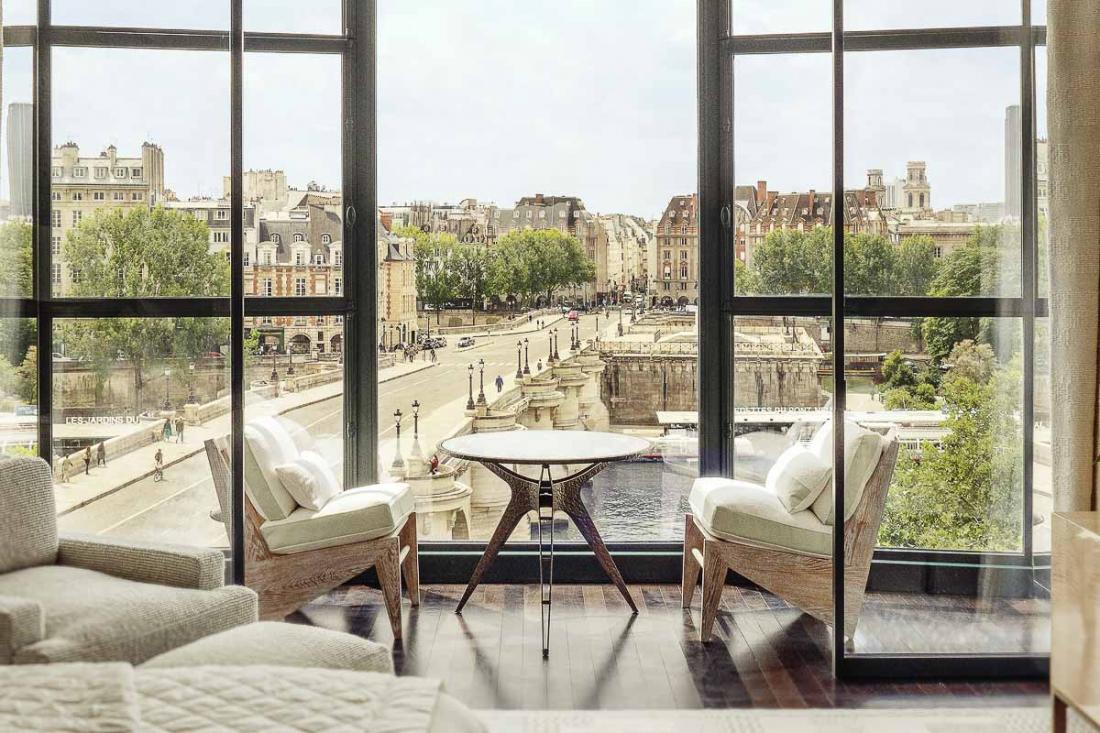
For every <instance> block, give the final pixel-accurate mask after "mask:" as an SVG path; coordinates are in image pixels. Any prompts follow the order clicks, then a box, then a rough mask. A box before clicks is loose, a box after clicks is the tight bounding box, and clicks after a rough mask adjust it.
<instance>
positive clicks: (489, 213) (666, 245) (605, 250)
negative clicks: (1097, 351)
mask: <svg viewBox="0 0 1100 733" xmlns="http://www.w3.org/2000/svg"><path fill="white" fill-rule="evenodd" d="M378 8H379V21H378V36H379V65H378V79H379V99H378V115H379V138H378V154H379V171H378V176H379V202H380V204H381V207H380V211H381V218H380V220H379V222H378V227H379V228H378V249H377V262H376V264H377V279H378V293H377V297H378V308H379V310H378V317H377V333H378V343H377V351H378V372H377V376H378V380H379V384H378V395H379V400H378V418H377V419H378V426H379V431H378V434H379V440H378V461H379V467H380V471H381V472H383V473H384V474H387V475H389V476H391V477H395V478H396V477H401V478H404V479H406V480H409V481H410V482H413V483H414V484H415V486H416V489H417V497H418V500H417V501H418V504H417V507H418V508H417V511H418V513H419V514H418V516H419V518H420V536H421V538H426V539H428V540H440V541H446V540H451V541H455V540H472V541H475V542H484V541H485V540H487V539H488V538H489V536H490V535H491V534H492V532H493V530H494V528H495V527H496V523H497V520H498V519H499V517H500V515H501V514H502V513H503V511H504V507H505V505H506V503H507V500H508V496H509V493H508V488H507V486H506V485H505V484H504V483H503V482H502V481H501V480H499V479H497V478H496V477H495V476H493V475H492V474H491V473H489V472H488V471H487V470H486V469H484V468H483V467H482V466H480V465H479V464H476V463H466V462H459V461H452V460H448V459H447V457H446V456H444V455H442V454H440V453H438V451H437V445H438V444H439V442H440V441H442V440H443V439H445V438H447V437H450V436H452V435H455V434H460V433H464V432H470V431H489V430H501V429H511V428H520V429H526V430H577V431H585V430H591V431H597V430H598V431H607V430H610V431H615V432H622V433H629V434H635V435H641V436H646V437H649V438H651V439H652V440H653V441H654V449H653V451H652V452H650V454H649V455H646V456H642V457H640V458H639V459H637V460H634V461H630V462H626V463H622V464H617V465H615V466H613V467H611V468H609V469H608V470H607V471H606V472H605V473H603V474H600V475H598V476H596V477H595V478H594V479H593V481H592V483H591V484H590V485H589V486H587V487H586V488H585V490H584V494H583V496H584V500H585V502H586V505H587V506H588V508H589V509H590V511H591V513H592V515H593V517H594V519H595V522H596V525H597V527H598V529H599V531H600V532H601V534H602V535H603V536H604V537H605V538H606V539H607V540H608V541H609V542H613V543H647V544H651V543H664V545H665V546H669V545H671V544H672V543H674V542H676V541H677V540H679V539H680V538H681V536H682V533H683V514H684V511H685V510H686V498H687V493H688V491H689V489H690V486H691V481H692V478H693V477H694V476H695V475H697V473H698V441H697V432H698V425H697V423H698V419H697V412H698V407H699V390H700V385H699V381H698V370H697V363H698V348H699V339H698V331H697V319H698V316H699V256H698V253H699V237H698V226H697V215H698V207H697V197H696V196H695V195H693V191H694V186H695V175H696V170H695V164H694V161H695V157H696V153H695V149H696V138H695V129H694V127H695V122H694V118H695V111H696V105H695V64H694V58H693V51H694V40H693V37H694V31H693V19H694V2H692V1H691V0H677V1H676V2H667V1H657V0H652V1H651V0H647V1H646V2H641V3H634V4H632V5H631V10H630V12H629V13H623V12H622V11H623V6H617V5H615V4H597V5H596V6H592V5H590V4H585V3H573V2H569V3H566V4H565V5H564V6H562V7H561V8H560V9H558V11H556V12H554V13H551V14H547V13H546V12H544V10H542V9H540V8H538V7H537V6H534V5H529V4H524V3H512V4H505V5H503V6H497V7H494V11H493V15H494V20H493V22H492V23H480V22H477V23H472V22H470V21H471V19H472V18H478V17H481V16H482V15H483V12H484V8H483V6H482V3H480V2H477V1H476V0H463V2H452V1H450V0H448V1H447V2H438V1H435V0H422V1H420V2H413V3H410V2H405V1H404V0H382V1H381V2H379V4H378ZM612 26H613V27H616V28H617V31H616V32H615V33H612V34H608V33H606V32H605V31H606V28H608V27H612ZM455 28H461V29H462V32H461V33H458V34H456V33H455V32H454V30H455ZM639 44H641V45H644V46H647V47H650V48H659V49H660V52H659V53H657V54H654V55H649V54H643V55H641V56H639V55H638V54H637V53H636V49H637V48H638V46H639ZM532 46H533V47H537V48H547V49H549V48H554V49H556V50H555V51H554V52H553V53H552V54H550V55H546V54H541V53H539V54H535V55H531V54H530V53H528V52H527V50H526V49H530V48H531V47H532ZM596 70H598V71H596ZM460 78H465V79H479V80H480V81H479V86H481V87H484V88H493V89H495V90H496V91H495V92H494V93H491V94H480V93H478V94H474V95H473V97H471V89H470V87H469V85H467V84H465V83H460V82H459V81H458V80H459V79H460ZM532 79H546V80H547V83H545V84H543V83H539V84H530V83H528V80H532ZM426 92H427V97H426V96H425V94H426ZM426 102H428V103H429V104H430V106H431V107H432V108H433V109H437V110H446V109H455V110H457V109H461V110H463V112H462V113H461V114H454V115H452V114H446V115H442V116H440V115H436V114H429V115H425V114H420V113H418V112H416V110H419V109H422V108H423V106H424V104H425V103H426ZM581 110H584V112H580V111H581ZM659 252H663V253H664V255H665V256H664V257H663V258H659V257H658V253H659ZM573 255H576V258H575V260H569V259H568V258H569V257H572V256H573ZM554 262H566V263H570V264H569V266H568V267H567V268H561V267H558V266H556V265H554V264H553V263H554ZM571 312H572V316H571V315H570V313H571ZM572 319H575V320H572ZM399 435H400V438H399ZM433 455H437V457H438V458H440V459H441V460H442V463H441V466H440V468H439V469H438V470H437V471H436V472H435V473H434V474H432V473H431V459H432V456H433ZM559 519H560V521H561V526H560V527H558V529H557V531H558V535H557V537H558V539H559V540H561V539H562V537H563V536H564V538H565V539H566V540H567V541H574V540H576V541H579V540H580V539H581V538H580V535H579V534H578V533H577V532H576V530H575V529H574V528H573V527H571V526H569V525H568V524H567V521H568V520H566V518H565V515H564V514H561V515H560V517H559ZM534 531H535V528H534V526H533V525H531V526H528V524H527V523H526V522H524V523H522V524H521V526H520V528H519V529H518V530H517V532H516V534H515V536H514V538H513V539H515V540H527V541H530V540H531V539H533V534H532V532H534ZM563 533H564V535H563Z"/></svg>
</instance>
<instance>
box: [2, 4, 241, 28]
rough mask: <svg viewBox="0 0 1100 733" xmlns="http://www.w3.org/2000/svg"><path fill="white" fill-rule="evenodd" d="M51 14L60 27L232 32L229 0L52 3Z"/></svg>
mask: <svg viewBox="0 0 1100 733" xmlns="http://www.w3.org/2000/svg"><path fill="white" fill-rule="evenodd" d="M51 12H52V14H53V22H54V23H55V24H57V25H91V26H122V27H126V28H203V29H209V30H228V29H229V2H228V0H188V2H186V3H150V2H146V0H113V2H87V0H52V7H51ZM5 22H7V19H6V18H5Z"/></svg>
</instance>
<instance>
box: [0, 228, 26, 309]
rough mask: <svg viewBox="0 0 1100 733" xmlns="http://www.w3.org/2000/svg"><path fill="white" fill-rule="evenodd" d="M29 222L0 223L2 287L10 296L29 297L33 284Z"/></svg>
mask: <svg viewBox="0 0 1100 733" xmlns="http://www.w3.org/2000/svg"><path fill="white" fill-rule="evenodd" d="M32 232H33V227H32V226H31V225H30V224H28V223H27V222H22V221H9V222H5V223H3V224H0V287H2V288H3V295H4V296H5V297H8V298H19V297H29V296H30V295H31V293H32V292H33V288H32V285H31V267H32V264H31V236H32Z"/></svg>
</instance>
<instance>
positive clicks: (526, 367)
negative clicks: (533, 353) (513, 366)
mask: <svg viewBox="0 0 1100 733" xmlns="http://www.w3.org/2000/svg"><path fill="white" fill-rule="evenodd" d="M529 357H530V351H529V349H528V346H527V339H523V373H524V374H530V373H531V360H530V358H529Z"/></svg>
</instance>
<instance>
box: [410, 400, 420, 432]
mask: <svg viewBox="0 0 1100 733" xmlns="http://www.w3.org/2000/svg"><path fill="white" fill-rule="evenodd" d="M412 408H413V440H419V439H420V400H413V402H412Z"/></svg>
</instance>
